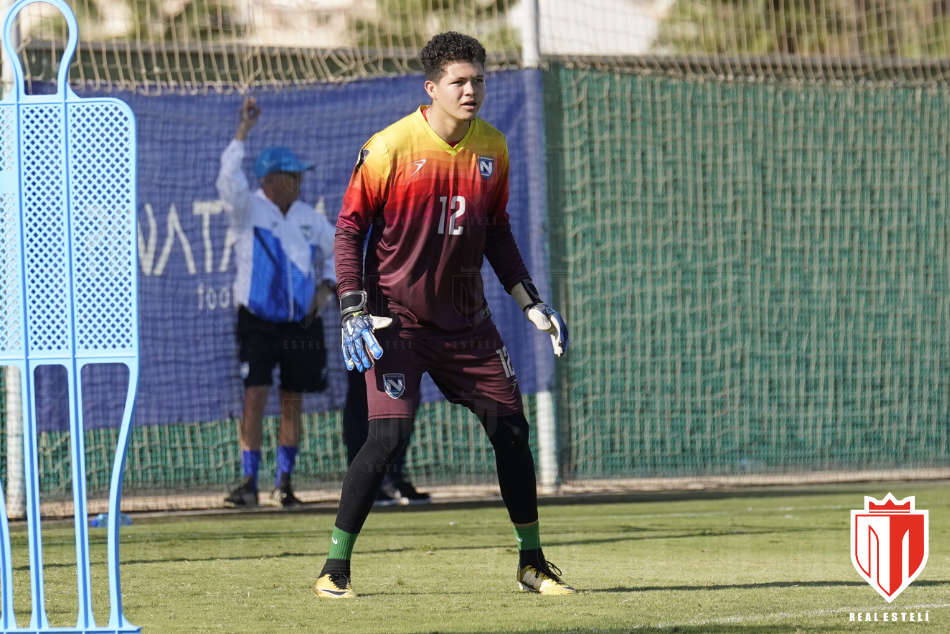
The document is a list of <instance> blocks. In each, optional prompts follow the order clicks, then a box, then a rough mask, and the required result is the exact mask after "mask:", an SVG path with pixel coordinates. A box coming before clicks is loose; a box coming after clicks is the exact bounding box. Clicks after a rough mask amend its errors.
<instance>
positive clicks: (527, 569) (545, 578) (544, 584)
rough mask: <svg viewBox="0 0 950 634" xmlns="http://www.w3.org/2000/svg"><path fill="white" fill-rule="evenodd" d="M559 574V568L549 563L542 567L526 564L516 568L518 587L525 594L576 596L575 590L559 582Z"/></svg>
mask: <svg viewBox="0 0 950 634" xmlns="http://www.w3.org/2000/svg"><path fill="white" fill-rule="evenodd" d="M555 572H556V573H557V574H555ZM560 574H561V570H560V568H558V567H557V566H555V565H554V564H552V563H551V562H550V561H546V562H544V565H543V567H538V566H533V565H531V564H528V565H527V566H524V567H523V568H521V567H519V568H518V586H519V587H520V588H521V589H522V590H525V591H526V592H537V593H538V594H550V595H556V594H577V590H575V589H574V588H572V587H571V586H569V585H567V584H566V583H564V582H563V581H561V578H560V577H559V576H558V575H560Z"/></svg>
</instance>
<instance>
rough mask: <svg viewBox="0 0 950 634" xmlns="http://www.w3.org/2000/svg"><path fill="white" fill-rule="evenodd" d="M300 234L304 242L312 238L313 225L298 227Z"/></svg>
mask: <svg viewBox="0 0 950 634" xmlns="http://www.w3.org/2000/svg"><path fill="white" fill-rule="evenodd" d="M300 234H301V235H302V236H303V239H304V240H310V239H311V238H313V225H300Z"/></svg>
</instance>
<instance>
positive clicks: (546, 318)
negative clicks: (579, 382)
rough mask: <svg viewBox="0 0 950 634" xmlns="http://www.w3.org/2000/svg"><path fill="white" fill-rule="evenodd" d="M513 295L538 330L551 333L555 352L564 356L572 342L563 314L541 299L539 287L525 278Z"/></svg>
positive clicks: (512, 290)
mask: <svg viewBox="0 0 950 634" xmlns="http://www.w3.org/2000/svg"><path fill="white" fill-rule="evenodd" d="M511 295H512V297H514V298H515V300H517V302H518V305H519V306H521V310H523V311H524V314H525V317H527V318H528V321H530V322H531V323H532V324H534V325H535V326H536V327H537V329H538V330H543V331H544V332H546V333H548V334H549V335H551V345H552V346H553V347H554V354H556V355H557V356H559V357H560V356H563V355H564V354H565V353H566V352H567V346H568V345H569V344H570V334H569V333H568V331H567V322H565V321H564V318H563V317H561V314H560V313H559V312H557V311H556V310H554V309H553V308H551V307H550V306H548V305H547V304H545V303H544V302H542V301H541V296H540V295H538V289H537V288H535V287H534V282H532V281H531V280H525V281H523V282H519V283H518V284H516V285H515V287H514V288H513V289H511Z"/></svg>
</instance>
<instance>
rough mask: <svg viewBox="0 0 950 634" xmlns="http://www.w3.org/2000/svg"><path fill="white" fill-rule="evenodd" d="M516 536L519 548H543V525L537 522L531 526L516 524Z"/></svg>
mask: <svg viewBox="0 0 950 634" xmlns="http://www.w3.org/2000/svg"><path fill="white" fill-rule="evenodd" d="M514 528H515V538H516V539H517V540H518V550H537V549H539V548H541V525H540V524H539V523H538V522H535V523H534V524H532V525H531V526H515V527H514Z"/></svg>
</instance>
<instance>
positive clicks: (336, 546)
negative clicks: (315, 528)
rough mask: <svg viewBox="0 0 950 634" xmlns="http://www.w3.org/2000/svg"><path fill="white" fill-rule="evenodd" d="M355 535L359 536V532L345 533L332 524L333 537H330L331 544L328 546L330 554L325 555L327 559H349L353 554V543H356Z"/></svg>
mask: <svg viewBox="0 0 950 634" xmlns="http://www.w3.org/2000/svg"><path fill="white" fill-rule="evenodd" d="M357 537H359V533H347V532H346V531H341V530H340V529H339V528H337V527H336V526H334V527H333V537H332V538H331V541H332V542H333V545H332V546H330V554H329V555H327V559H346V560H347V561H349V560H350V557H352V556H353V544H355V543H356V538H357Z"/></svg>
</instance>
